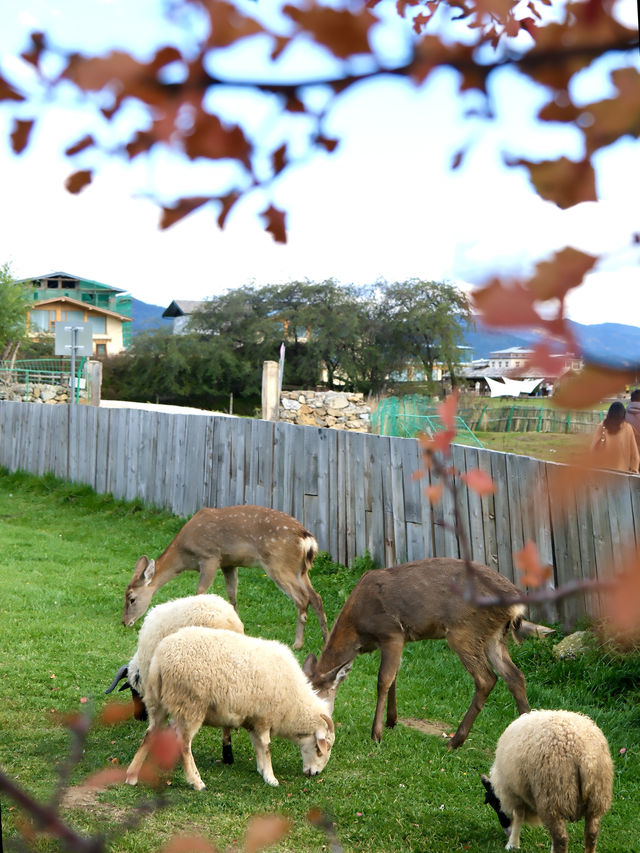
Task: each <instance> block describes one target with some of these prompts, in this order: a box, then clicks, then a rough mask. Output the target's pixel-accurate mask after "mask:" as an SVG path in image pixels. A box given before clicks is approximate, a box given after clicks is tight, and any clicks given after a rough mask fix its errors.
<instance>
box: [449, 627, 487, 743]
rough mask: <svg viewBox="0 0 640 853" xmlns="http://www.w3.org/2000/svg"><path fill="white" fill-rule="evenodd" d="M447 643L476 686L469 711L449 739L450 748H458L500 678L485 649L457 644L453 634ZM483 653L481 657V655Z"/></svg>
mask: <svg viewBox="0 0 640 853" xmlns="http://www.w3.org/2000/svg"><path fill="white" fill-rule="evenodd" d="M447 643H448V645H449V647H450V648H451V649H453V651H454V652H456V654H457V655H458V657H459V658H460V661H461V662H462V665H463V666H464V668H465V669H466V670H467V672H468V673H469V674H470V675H471V677H472V678H473V681H474V684H475V686H476V690H475V693H474V694H473V699H472V700H471V704H470V705H469V709H468V710H467V713H466V714H465V715H464V717H463V719H462V722H461V723H460V725H459V726H458V729H457V731H456V733H455V734H454V736H453V737H452V738H451V740H450V741H449V747H450V749H457V748H458V747H459V746H461V745H462V744H463V743H464V742H465V740H466V739H467V735H468V734H469V732H470V731H471V726H472V725H473V723H474V720H475V718H476V717H477V716H478V714H479V713H480V711H481V710H482V708H483V706H484V703H485V702H486V701H487V696H488V695H489V694H490V693H491V691H492V690H493V688H494V687H495V685H496V682H497V680H498V678H497V676H496V674H495V673H494V672H493V671H492V670H491V669H490V668H489V664H488V663H487V660H486V657H485V655H484V651H483V650H482V649H480V650H479V654H478V651H475V650H469V649H466V648H464V647H463V646H459V645H458V644H457V638H456V637H455V635H453V634H449V635H448V636H447ZM480 655H481V657H480Z"/></svg>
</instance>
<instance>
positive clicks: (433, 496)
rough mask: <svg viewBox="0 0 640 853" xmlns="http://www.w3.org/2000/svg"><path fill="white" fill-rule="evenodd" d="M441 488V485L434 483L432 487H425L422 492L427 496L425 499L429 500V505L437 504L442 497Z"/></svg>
mask: <svg viewBox="0 0 640 853" xmlns="http://www.w3.org/2000/svg"><path fill="white" fill-rule="evenodd" d="M443 488H444V487H443V485H442V483H436V484H435V485H433V486H427V488H426V489H425V490H424V493H425V495H426V496H427V498H428V499H429V503H430V504H437V503H438V501H439V500H440V498H441V497H442V490H443Z"/></svg>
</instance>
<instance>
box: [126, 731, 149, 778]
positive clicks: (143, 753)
mask: <svg viewBox="0 0 640 853" xmlns="http://www.w3.org/2000/svg"><path fill="white" fill-rule="evenodd" d="M153 731H154V729H153V728H152V727H151V726H149V728H148V729H147V731H146V732H145V735H144V737H143V738H142V743H141V744H140V746H139V747H138V751H137V752H136V754H135V755H134V756H133V760H132V761H131V764H130V765H129V766H128V767H127V774H126V776H125V782H126V783H127V785H137V784H138V777H139V776H140V770H141V769H142V765H143V764H144V762H145V760H146V758H147V755H148V754H149V747H150V741H151V737H152V735H153Z"/></svg>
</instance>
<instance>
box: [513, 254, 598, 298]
mask: <svg viewBox="0 0 640 853" xmlns="http://www.w3.org/2000/svg"><path fill="white" fill-rule="evenodd" d="M597 260H598V259H597V257H596V256H595V255H588V254H586V252H579V251H578V250H577V249H572V248H566V249H563V250H562V251H561V252H556V254H555V255H554V256H553V257H552V258H551V260H549V261H540V262H539V263H538V264H536V271H535V274H534V276H533V278H532V279H530V280H529V281H528V282H527V288H528V289H529V290H530V291H531V292H532V293H534V294H535V296H536V298H537V299H553V298H557V299H563V298H564V296H565V295H566V293H567V291H569V290H571V288H572V287H578V285H579V284H581V283H582V279H583V278H584V276H585V275H586V273H587V272H589V270H590V269H591V268H592V267H593V265H594V264H595V262H596V261H597Z"/></svg>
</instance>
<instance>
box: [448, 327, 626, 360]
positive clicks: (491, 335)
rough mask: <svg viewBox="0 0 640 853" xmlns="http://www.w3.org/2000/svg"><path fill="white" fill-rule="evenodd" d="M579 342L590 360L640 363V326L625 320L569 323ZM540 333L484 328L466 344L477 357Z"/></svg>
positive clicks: (522, 342)
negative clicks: (592, 323) (624, 323)
mask: <svg viewBox="0 0 640 853" xmlns="http://www.w3.org/2000/svg"><path fill="white" fill-rule="evenodd" d="M569 325H570V326H571V329H572V331H573V334H574V335H575V337H576V340H577V341H578V344H579V348H580V354H581V355H582V357H583V358H585V359H586V360H588V361H591V362H596V363H598V364H603V365H611V366H615V367H636V368H637V367H638V365H640V326H625V325H623V324H621V323H599V324H597V325H594V326H584V325H582V324H581V323H574V322H571V321H570V322H569ZM536 339H537V338H536V335H534V334H532V333H527V332H523V331H522V330H521V329H518V330H517V331H510V330H504V331H495V330H492V329H487V328H483V327H477V328H476V329H469V330H468V331H467V332H466V334H465V336H464V343H465V345H466V346H469V347H471V349H472V351H473V358H474V359H481V358H488V357H489V353H491V352H494V351H495V350H501V349H508V348H509V347H527V346H531V345H532V344H534V343H535V341H536Z"/></svg>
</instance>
